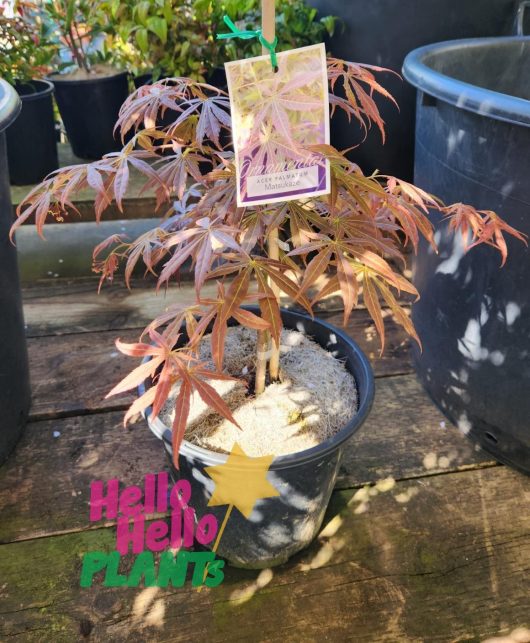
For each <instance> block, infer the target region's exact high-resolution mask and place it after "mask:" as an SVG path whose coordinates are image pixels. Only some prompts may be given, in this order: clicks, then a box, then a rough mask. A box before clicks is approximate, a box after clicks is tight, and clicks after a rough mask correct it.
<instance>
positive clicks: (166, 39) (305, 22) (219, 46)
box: [100, 0, 336, 81]
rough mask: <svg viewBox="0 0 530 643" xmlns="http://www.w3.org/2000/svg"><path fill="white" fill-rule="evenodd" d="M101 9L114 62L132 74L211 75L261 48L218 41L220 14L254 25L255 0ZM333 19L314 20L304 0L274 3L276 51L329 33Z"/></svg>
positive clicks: (169, 1)
mask: <svg viewBox="0 0 530 643" xmlns="http://www.w3.org/2000/svg"><path fill="white" fill-rule="evenodd" d="M100 5H101V6H100V12H102V13H103V15H106V16H107V26H106V29H105V30H106V32H107V34H109V35H110V36H111V37H112V38H113V46H112V55H113V57H114V60H115V63H116V64H117V65H118V66H125V67H127V68H128V69H129V70H130V71H131V72H132V73H133V74H135V75H138V74H141V73H145V72H149V71H153V72H154V76H155V78H156V77H158V76H160V75H167V76H187V77H190V78H193V79H195V80H201V81H203V80H205V79H209V78H211V76H212V74H213V73H214V71H215V70H216V69H217V68H219V67H222V65H223V63H224V62H225V61H227V60H237V59H238V58H244V57H248V56H253V55H259V54H260V53H261V47H260V45H259V43H258V42H257V41H241V40H233V41H222V42H221V41H217V40H216V39H215V34H217V33H219V32H222V31H226V26H225V24H224V22H223V16H224V15H225V14H227V15H229V16H230V17H231V18H232V20H234V21H236V22H238V23H240V24H238V26H240V27H241V28H248V29H257V28H259V26H260V22H261V14H260V8H261V2H260V0H226V1H225V2H219V1H218V0H141V1H140V2H136V1H134V0H126V1H125V2H123V1H120V0H106V1H105V2H102V3H100ZM335 27H336V19H335V18H334V17H332V16H326V17H323V18H321V19H317V11H316V9H314V8H311V7H308V6H307V5H306V3H305V2H304V1H303V0H279V1H277V3H276V30H277V36H278V41H279V44H278V50H279V51H281V50H283V49H291V48H293V47H302V46H304V45H309V44H313V43H316V42H321V41H323V40H324V39H325V38H326V37H327V36H331V35H332V34H333V31H334V30H335Z"/></svg>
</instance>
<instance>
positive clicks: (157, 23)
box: [147, 16, 167, 45]
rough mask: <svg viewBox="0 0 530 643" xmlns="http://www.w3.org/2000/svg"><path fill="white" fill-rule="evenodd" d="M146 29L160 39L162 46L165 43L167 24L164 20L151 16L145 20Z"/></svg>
mask: <svg viewBox="0 0 530 643" xmlns="http://www.w3.org/2000/svg"><path fill="white" fill-rule="evenodd" d="M147 28H148V29H149V31H151V32H153V33H154V34H155V35H156V36H158V38H160V40H161V42H162V44H164V45H165V44H166V42H167V22H166V21H165V20H164V18H158V17H156V16H152V17H151V18H148V20H147Z"/></svg>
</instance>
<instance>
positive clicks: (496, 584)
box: [0, 467, 530, 643]
mask: <svg viewBox="0 0 530 643" xmlns="http://www.w3.org/2000/svg"><path fill="white" fill-rule="evenodd" d="M360 495H361V494H360V492H359V491H357V492H355V493H353V492H351V491H348V492H339V493H335V494H334V497H333V501H332V505H331V507H330V510H329V511H328V514H327V518H326V521H325V524H326V527H325V531H324V532H323V534H322V535H321V536H320V537H319V539H318V540H317V541H316V542H315V543H314V544H313V545H312V546H311V547H310V548H309V549H308V550H306V551H305V552H303V553H302V554H300V555H298V556H296V557H295V558H294V559H293V560H292V561H291V562H290V563H288V564H287V565H284V566H282V567H280V568H275V569H273V570H270V571H265V572H250V571H240V570H234V569H230V568H228V569H227V570H226V577H225V581H224V583H223V584H221V585H220V586H219V587H217V588H214V589H205V590H203V591H202V592H200V593H199V592H197V591H196V590H193V589H192V588H191V587H189V586H186V587H184V588H179V589H168V590H164V589H159V590H157V589H156V588H148V589H142V588H128V589H125V588H104V587H102V586H101V585H100V584H98V585H97V586H95V587H93V588H90V589H81V588H80V587H79V575H80V559H81V556H82V554H83V552H86V551H93V550H103V551H106V550H112V549H113V547H114V533H113V529H100V530H95V531H89V532H81V533H77V534H69V535H63V536H57V537H52V538H41V539H35V540H30V541H26V542H21V543H14V544H9V545H2V546H1V550H0V553H1V555H0V578H1V579H2V582H1V585H0V588H1V589H0V591H1V592H2V601H1V606H0V615H1V618H0V637H1V638H2V639H3V640H7V639H9V640H11V639H15V640H17V638H18V640H20V641H52V640H53V641H54V643H62V642H63V641H65V642H66V641H68V642H70V641H73V640H83V635H84V636H85V637H87V638H88V637H90V638H89V640H91V641H97V642H99V641H110V640H111V641H116V642H118V643H119V642H121V641H128V642H129V641H157V642H159V643H164V642H168V643H169V642H176V641H190V640H205V641H224V640H238V641H256V640H260V641H278V642H280V641H285V640H288V641H294V642H298V641H300V642H301V641H317V640H328V641H339V640H355V641H369V642H370V643H371V642H372V641H388V642H390V641H392V642H393V641H418V642H421V641H464V640H465V641H482V640H484V639H485V638H486V637H489V636H492V635H495V634H499V633H507V632H509V631H510V630H512V629H513V628H515V627H517V626H521V625H525V624H527V623H528V608H529V598H528V597H529V595H530V581H529V577H528V569H529V564H530V481H529V479H528V478H525V477H523V476H521V475H519V474H516V473H514V472H513V471H510V470H509V469H507V468H505V467H498V468H492V469H485V470H478V471H470V472H464V473H456V474H449V475H445V476H435V477H431V478H427V479H422V480H419V481H415V482H412V483H411V482H410V481H406V482H401V483H397V484H396V485H395V486H394V487H393V488H391V489H388V488H387V489H386V490H383V489H380V490H379V492H378V493H374V495H372V496H370V498H369V501H368V502H367V503H366V502H365V501H363V500H362V499H361V498H360ZM124 562H125V565H124V568H123V571H126V570H127V569H129V568H130V560H127V561H124ZM100 582H101V581H100Z"/></svg>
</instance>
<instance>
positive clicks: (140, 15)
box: [134, 0, 151, 27]
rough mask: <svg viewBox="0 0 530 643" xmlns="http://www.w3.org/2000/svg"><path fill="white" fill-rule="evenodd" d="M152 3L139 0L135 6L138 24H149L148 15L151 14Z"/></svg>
mask: <svg viewBox="0 0 530 643" xmlns="http://www.w3.org/2000/svg"><path fill="white" fill-rule="evenodd" d="M150 6H151V5H150V3H149V2H147V0H144V2H139V3H138V4H137V5H136V7H135V8H134V15H135V18H136V21H137V23H138V24H141V25H143V26H144V27H146V26H147V22H148V21H147V16H148V14H149V8H150Z"/></svg>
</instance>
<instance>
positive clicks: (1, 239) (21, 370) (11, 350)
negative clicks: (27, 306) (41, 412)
mask: <svg viewBox="0 0 530 643" xmlns="http://www.w3.org/2000/svg"><path fill="white" fill-rule="evenodd" d="M19 110H20V100H19V98H18V96H17V94H16V92H15V90H14V89H13V88H12V87H11V86H10V85H8V84H7V83H6V82H5V81H3V80H0V418H1V420H0V464H2V463H3V462H4V461H5V459H6V458H7V456H8V455H9V454H10V452H11V451H12V449H13V447H14V446H15V444H16V442H17V440H18V439H19V437H20V435H21V433H22V431H23V429H24V426H25V424H26V421H27V417H28V412H29V405H30V396H31V393H30V387H29V370H28V356H27V350H26V339H25V336H24V318H23V315H22V299H21V295H20V286H19V280H18V267H17V254H16V249H15V246H14V245H13V244H12V243H11V241H10V240H9V230H10V228H11V224H12V223H13V210H12V205H11V198H10V194H9V180H8V177H9V174H8V170H7V150H6V141H5V134H4V130H5V129H6V127H9V125H10V124H11V123H12V122H13V120H14V119H15V118H16V116H17V114H18V112H19Z"/></svg>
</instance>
